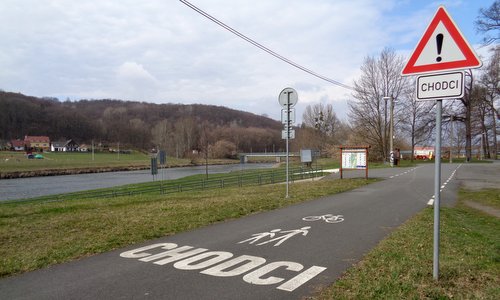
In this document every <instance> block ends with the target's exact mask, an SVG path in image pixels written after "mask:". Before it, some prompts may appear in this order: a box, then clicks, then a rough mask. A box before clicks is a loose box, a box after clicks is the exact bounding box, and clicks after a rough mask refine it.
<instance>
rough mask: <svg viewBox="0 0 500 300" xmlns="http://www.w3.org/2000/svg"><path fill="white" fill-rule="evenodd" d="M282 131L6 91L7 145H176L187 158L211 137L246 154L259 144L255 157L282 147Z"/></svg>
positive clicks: (250, 119)
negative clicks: (32, 138)
mask: <svg viewBox="0 0 500 300" xmlns="http://www.w3.org/2000/svg"><path fill="white" fill-rule="evenodd" d="M280 130H281V124H280V122H278V121H275V120H272V119H269V118H267V117H263V116H258V115H255V114H252V113H248V112H243V111H237V110H233V109H229V108H226V107H220V106H213V105H202V104H192V105H183V104H153V103H145V102H133V101H121V100H109V99H106V100H80V101H65V102H60V101H58V100H57V99H55V98H36V97H30V96H26V95H22V94H18V93H10V92H2V91H0V140H4V141H8V140H11V139H16V138H23V137H24V136H25V135H46V136H49V137H50V139H51V140H53V141H54V140H61V139H69V138H71V139H74V140H76V141H77V142H79V143H89V142H90V141H91V140H94V141H100V142H105V143H110V144H111V143H117V142H120V143H121V145H128V146H129V147H134V148H141V149H148V148H150V147H153V146H157V145H160V146H161V145H162V144H163V145H164V146H167V145H169V146H170V147H173V146H174V145H175V151H176V152H177V153H179V152H181V153H184V152H186V151H189V150H190V149H191V148H192V149H195V148H197V147H198V148H199V146H200V145H199V144H200V138H201V137H202V136H203V137H204V138H205V139H207V138H208V136H209V137H210V143H211V144H215V143H216V142H217V141H219V140H224V141H229V142H231V143H233V144H234V145H235V147H236V148H238V149H237V150H241V151H245V150H249V149H246V148H247V146H249V147H252V145H250V144H252V143H253V144H254V147H256V148H255V149H254V151H255V150H257V148H263V147H264V148H265V147H269V146H270V145H272V144H277V143H280ZM207 132H208V133H209V134H208V133H207ZM245 135H246V137H245ZM245 138H247V139H249V140H248V141H245ZM252 139H254V140H253V141H252ZM262 150H265V149H262Z"/></svg>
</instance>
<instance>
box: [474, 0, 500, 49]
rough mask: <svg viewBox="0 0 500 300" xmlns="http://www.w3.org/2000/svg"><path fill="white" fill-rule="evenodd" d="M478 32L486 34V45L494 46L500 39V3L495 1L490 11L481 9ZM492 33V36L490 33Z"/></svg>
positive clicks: (477, 23)
mask: <svg viewBox="0 0 500 300" xmlns="http://www.w3.org/2000/svg"><path fill="white" fill-rule="evenodd" d="M475 25H476V30H477V32H480V33H484V34H485V37H484V39H483V42H484V44H486V45H489V44H492V43H494V42H496V41H498V39H500V34H499V33H500V32H499V30H500V1H499V0H495V2H493V4H491V6H490V7H489V8H488V9H484V8H481V9H480V10H479V16H478V17H477V18H476V22H475ZM489 32H492V36H490V35H489V34H488V33H489Z"/></svg>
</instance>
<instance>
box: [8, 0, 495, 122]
mask: <svg viewBox="0 0 500 300" xmlns="http://www.w3.org/2000/svg"><path fill="white" fill-rule="evenodd" d="M190 2H191V3H193V4H194V5H196V6H198V7H200V8H201V9H203V10H205V11H206V12H208V13H209V14H212V15H213V16H214V17H216V18H218V19H219V20H221V21H222V22H224V23H226V24H228V25H229V26H231V27H233V28H235V29H236V30H239V31H240V32H241V33H243V34H245V35H247V36H248V37H250V38H252V39H254V40H256V41H258V42H259V43H261V44H263V45H264V46H266V47H268V48H270V49H272V50H274V51H275V52H277V53H279V54H281V55H283V56H285V57H287V58H289V59H291V60H293V61H295V62H297V63H299V64H300V65H303V66H304V67H307V68H309V69H311V70H313V71H315V72H317V73H319V74H321V75H324V76H326V77H329V78H332V79H334V80H337V81H340V82H342V83H344V84H347V85H352V82H353V80H355V79H356V78H357V76H358V75H359V67H360V66H361V64H362V63H363V59H364V58H365V57H366V56H373V55H377V54H378V53H379V52H380V50H382V49H383V48H385V47H392V48H394V49H395V50H396V51H398V53H403V54H407V53H408V52H410V51H411V50H412V49H413V47H414V46H415V45H416V42H417V40H418V38H419V37H420V36H421V34H422V33H423V30H424V29H425V26H426V25H427V22H428V21H429V20H430V18H431V17H432V14H433V13H434V11H435V9H436V8H437V5H436V4H435V3H434V1H431V0H429V1H400V0H336V1H331V0H311V1H303V0H273V1H249V0H210V1H207V0H190ZM489 2H491V1H487V0H478V1H467V2H466V1H461V0H448V1H447V3H448V5H449V6H448V5H447V7H448V8H449V11H450V13H452V15H454V14H455V13H456V15H457V16H458V20H456V21H457V22H458V23H459V24H460V25H465V26H467V24H469V26H470V27H472V26H473V25H472V24H473V22H472V21H471V20H473V19H474V18H475V15H473V14H472V13H471V12H472V11H477V9H478V7H487V6H489V5H490V3H489ZM0 27H1V28H2V30H1V31H0V40H1V41H2V43H0V70H2V72H0V83H1V84H2V86H0V88H1V89H4V90H7V91H15V92H22V93H25V94H28V95H33V96H58V97H59V96H60V97H62V98H63V99H64V98H66V96H70V97H71V98H72V99H74V98H123V99H128V100H138V101H150V102H157V103H167V102H175V103H205V104H214V105H224V106H228V107H231V108H236V109H242V110H245V111H251V112H254V113H257V114H263V113H266V114H268V115H269V116H271V117H273V118H276V119H279V118H280V106H279V104H278V102H277V97H278V94H279V92H280V91H281V90H282V89H283V88H285V87H287V86H291V87H294V88H296V90H297V91H298V93H299V104H298V105H297V119H298V120H300V119H301V118H300V116H301V112H300V111H302V110H303V109H304V108H305V106H306V105H307V104H314V103H318V102H321V101H330V102H331V103H333V104H334V107H336V106H338V107H339V109H341V107H342V105H343V103H345V101H346V99H348V98H349V97H350V91H349V90H346V89H342V88H340V87H337V86H334V85H332V84H330V83H328V82H326V81H323V80H321V79H318V78H316V77H313V76H311V75H309V74H306V73H304V72H303V71H300V70H298V69H296V68H294V67H292V66H290V65H288V64H286V63H285V62H282V61H280V60H278V59H276V58H274V57H272V56H270V55H269V54H267V53H265V52H263V51H262V50H259V49H257V48H256V47H254V46H252V45H250V44H249V43H247V42H245V41H243V40H242V39H240V38H238V37H236V36H235V35H233V34H231V33H229V32H228V31H226V30H224V29H222V28H221V27H219V26H218V25H216V24H215V23H213V22H211V21H209V20H208V19H206V18H204V17H202V16H201V15H199V14H198V13H196V12H195V11H193V10H191V9H190V8H188V7H187V6H185V5H183V4H182V3H181V2H180V1H164V0H150V1H137V0H122V1H98V0H88V1H65V0H51V1H38V0H3V1H2V4H1V5H0ZM461 29H462V28H461ZM462 31H464V30H462ZM466 32H467V28H466ZM471 43H475V42H474V41H471ZM337 104H338V105H337ZM344 106H345V105H344ZM338 114H339V115H340V113H338Z"/></svg>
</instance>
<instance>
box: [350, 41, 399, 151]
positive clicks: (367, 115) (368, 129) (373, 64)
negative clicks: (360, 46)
mask: <svg viewBox="0 0 500 300" xmlns="http://www.w3.org/2000/svg"><path fill="white" fill-rule="evenodd" d="M403 63H404V60H403V58H402V57H399V56H397V55H396V53H395V52H394V51H393V50H391V49H384V50H383V51H382V52H381V53H380V56H379V57H378V58H375V57H367V58H366V59H365V61H364V63H363V65H362V66H361V72H362V74H361V78H360V79H359V80H358V81H355V82H354V89H355V91H354V93H353V97H354V98H355V99H356V100H355V101H350V102H349V103H348V105H349V114H348V115H349V118H350V121H351V125H352V128H353V130H354V131H355V132H356V134H357V135H359V137H360V138H362V140H364V141H365V142H366V143H368V144H370V145H371V146H372V149H373V150H372V152H373V153H375V154H376V156H378V158H381V159H384V160H386V159H387V157H388V154H389V149H388V144H389V143H388V141H389V131H390V130H389V122H390V118H389V117H388V112H389V111H388V109H389V107H388V101H387V100H384V97H389V96H390V97H392V98H393V99H400V95H401V94H402V92H403V90H404V88H405V87H406V86H407V84H408V79H407V77H402V76H401V75H400V72H401V70H402V68H403ZM389 104H390V103H389ZM396 113H397V112H396Z"/></svg>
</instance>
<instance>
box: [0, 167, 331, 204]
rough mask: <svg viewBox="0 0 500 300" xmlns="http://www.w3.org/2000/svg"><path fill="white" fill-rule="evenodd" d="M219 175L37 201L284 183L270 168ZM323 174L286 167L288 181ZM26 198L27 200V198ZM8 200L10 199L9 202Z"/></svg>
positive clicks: (320, 170) (281, 172)
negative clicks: (267, 170) (256, 171)
mask: <svg viewBox="0 0 500 300" xmlns="http://www.w3.org/2000/svg"><path fill="white" fill-rule="evenodd" d="M219 176H221V177H220V178H214V179H202V180H179V182H175V181H174V182H172V181H157V182H154V183H147V184H144V185H141V186H138V187H137V186H136V187H119V188H118V187H117V188H110V189H104V190H95V191H88V192H87V191H86V192H75V193H69V194H63V195H54V196H44V197H39V198H36V199H37V200H47V201H61V200H64V199H68V198H78V199H90V198H111V197H119V196H132V195H138V194H172V193H180V192H187V191H197V190H208V189H222V188H226V187H243V186H251V185H264V184H275V183H281V182H285V180H286V171H285V170H272V171H269V172H260V173H258V174H254V173H251V174H239V175H219ZM320 176H323V168H321V167H318V168H308V169H304V168H290V170H289V180H290V181H292V182H293V181H295V180H302V179H314V178H316V177H320ZM28 200H29V199H28ZM9 202H10V201H9Z"/></svg>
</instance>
